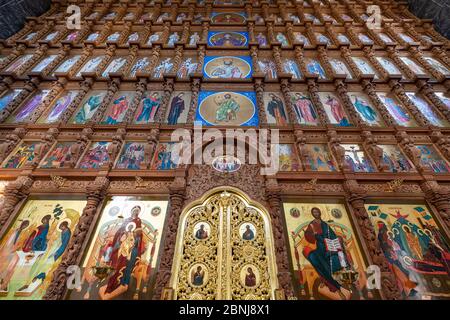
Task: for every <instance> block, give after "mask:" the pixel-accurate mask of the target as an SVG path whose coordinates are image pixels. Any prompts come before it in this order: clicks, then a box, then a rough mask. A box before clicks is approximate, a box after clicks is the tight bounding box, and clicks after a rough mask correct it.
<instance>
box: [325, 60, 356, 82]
mask: <svg viewBox="0 0 450 320" xmlns="http://www.w3.org/2000/svg"><path fill="white" fill-rule="evenodd" d="M330 64H331V67H332V68H333V71H334V72H335V73H336V74H338V75H341V74H343V75H346V76H347V78H348V79H352V78H353V76H352V73H351V72H350V70H349V68H348V67H347V65H346V64H345V62H343V61H342V60H340V59H336V58H332V59H330Z"/></svg>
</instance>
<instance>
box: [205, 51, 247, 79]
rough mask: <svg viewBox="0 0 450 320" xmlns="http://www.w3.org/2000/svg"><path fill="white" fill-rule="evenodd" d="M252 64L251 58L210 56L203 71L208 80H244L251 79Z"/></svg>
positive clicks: (206, 59)
mask: <svg viewBox="0 0 450 320" xmlns="http://www.w3.org/2000/svg"><path fill="white" fill-rule="evenodd" d="M251 63H252V61H251V58H250V57H248V56H243V57H231V56H226V57H214V56H208V57H206V58H205V63H204V67H203V71H204V75H205V76H206V77H207V78H221V79H244V78H250V77H251V72H252V66H251Z"/></svg>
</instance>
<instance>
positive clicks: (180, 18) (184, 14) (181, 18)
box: [176, 12, 187, 22]
mask: <svg viewBox="0 0 450 320" xmlns="http://www.w3.org/2000/svg"><path fill="white" fill-rule="evenodd" d="M186 18H187V15H186V13H184V12H182V13H180V14H179V15H178V16H177V19H176V22H183V20H184V19H186Z"/></svg>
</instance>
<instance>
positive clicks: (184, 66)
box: [177, 58, 198, 79]
mask: <svg viewBox="0 0 450 320" xmlns="http://www.w3.org/2000/svg"><path fill="white" fill-rule="evenodd" d="M197 67H198V63H197V62H194V61H193V58H187V59H186V60H184V61H183V62H182V63H181V65H180V67H179V69H178V71H177V77H178V78H181V79H184V78H188V77H189V76H190V75H192V74H193V73H194V72H195V71H197Z"/></svg>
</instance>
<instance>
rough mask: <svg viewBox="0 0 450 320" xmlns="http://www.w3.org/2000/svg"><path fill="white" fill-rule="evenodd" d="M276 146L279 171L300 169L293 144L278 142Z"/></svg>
mask: <svg viewBox="0 0 450 320" xmlns="http://www.w3.org/2000/svg"><path fill="white" fill-rule="evenodd" d="M276 148H278V168H279V171H298V170H299V169H300V165H299V160H298V156H297V153H296V151H295V149H294V145H293V144H279V145H277V147H276Z"/></svg>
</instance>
